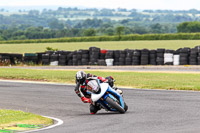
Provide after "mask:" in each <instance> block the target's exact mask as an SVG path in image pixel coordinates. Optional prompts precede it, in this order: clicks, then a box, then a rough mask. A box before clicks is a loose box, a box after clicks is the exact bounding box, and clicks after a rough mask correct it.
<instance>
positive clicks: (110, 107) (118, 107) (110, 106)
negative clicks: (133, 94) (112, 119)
mask: <svg viewBox="0 0 200 133" xmlns="http://www.w3.org/2000/svg"><path fill="white" fill-rule="evenodd" d="M87 90H88V91H89V92H90V93H91V100H92V102H93V103H95V104H99V105H100V106H101V107H102V108H104V109H105V110H107V111H114V112H119V113H125V112H126V111H127V110H128V106H127V105H126V103H125V102H124V98H123V95H122V94H120V93H119V92H118V91H116V90H115V89H113V88H112V87H110V85H109V84H108V83H100V82H99V80H98V79H95V80H91V81H89V82H88V85H87Z"/></svg>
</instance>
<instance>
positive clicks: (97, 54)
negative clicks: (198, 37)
mask: <svg viewBox="0 0 200 133" xmlns="http://www.w3.org/2000/svg"><path fill="white" fill-rule="evenodd" d="M106 59H114V60H113V65H114V66H118V65H120V66H122V65H200V46H196V47H194V48H188V47H185V48H179V49H177V50H170V49H163V48H159V49H156V50H149V49H141V50H139V49H135V50H132V49H125V50H101V49H100V48H97V47H90V48H89V49H88V50H83V49H80V50H78V51H56V52H54V51H46V52H43V53H25V54H24V55H22V54H9V53H0V65H1V66H2V65H17V64H21V63H24V64H30V65H32V64H42V65H61V66H66V65H69V66H72V65H74V66H76V65H100V66H106V61H105V60H106Z"/></svg>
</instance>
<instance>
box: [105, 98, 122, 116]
mask: <svg viewBox="0 0 200 133" xmlns="http://www.w3.org/2000/svg"><path fill="white" fill-rule="evenodd" d="M105 101H106V102H107V103H108V104H109V105H110V106H111V107H112V108H114V109H116V110H117V111H119V112H120V113H121V114H123V113H125V110H124V109H123V108H122V107H121V106H120V105H119V104H118V103H117V102H116V101H114V100H113V99H111V98H110V97H107V98H106V99H105Z"/></svg>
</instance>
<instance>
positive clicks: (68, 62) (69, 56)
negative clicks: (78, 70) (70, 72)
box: [67, 52, 73, 66]
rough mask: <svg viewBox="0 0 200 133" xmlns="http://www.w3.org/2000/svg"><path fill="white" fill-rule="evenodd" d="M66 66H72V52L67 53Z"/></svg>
mask: <svg viewBox="0 0 200 133" xmlns="http://www.w3.org/2000/svg"><path fill="white" fill-rule="evenodd" d="M67 65H68V66H72V65H73V52H69V54H68V55H67Z"/></svg>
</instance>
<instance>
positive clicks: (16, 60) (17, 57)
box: [9, 54, 23, 65]
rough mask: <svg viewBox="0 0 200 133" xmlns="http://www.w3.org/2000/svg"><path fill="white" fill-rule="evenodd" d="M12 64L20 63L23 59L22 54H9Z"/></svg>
mask: <svg viewBox="0 0 200 133" xmlns="http://www.w3.org/2000/svg"><path fill="white" fill-rule="evenodd" d="M9 56H10V61H11V64H12V65H16V64H20V63H22V61H23V55H22V54H9Z"/></svg>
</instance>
